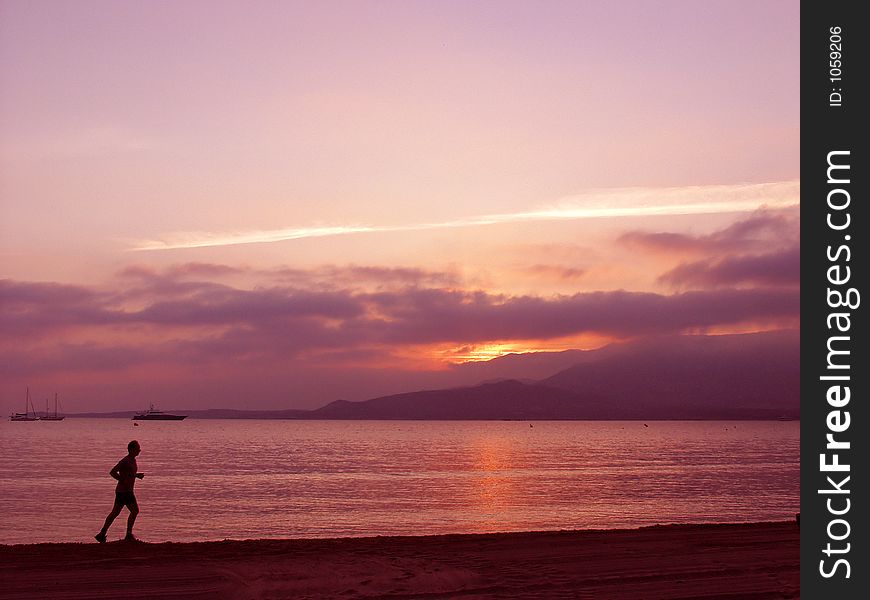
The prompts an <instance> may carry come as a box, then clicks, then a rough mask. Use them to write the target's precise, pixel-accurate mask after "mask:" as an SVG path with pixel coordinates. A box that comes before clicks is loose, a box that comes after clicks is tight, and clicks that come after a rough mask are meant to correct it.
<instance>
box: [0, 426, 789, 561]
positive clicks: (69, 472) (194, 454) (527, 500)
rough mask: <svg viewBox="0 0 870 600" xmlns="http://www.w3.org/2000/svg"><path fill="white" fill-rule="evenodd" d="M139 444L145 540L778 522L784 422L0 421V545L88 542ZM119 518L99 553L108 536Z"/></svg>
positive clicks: (118, 528) (785, 504) (785, 489)
mask: <svg viewBox="0 0 870 600" xmlns="http://www.w3.org/2000/svg"><path fill="white" fill-rule="evenodd" d="M133 438H135V439H138V440H139V441H140V443H141V445H142V454H141V455H140V456H139V470H140V471H144V472H145V473H146V477H145V479H144V480H142V481H140V482H138V483H137V485H136V490H137V497H138V499H139V504H140V507H141V510H142V512H141V513H140V515H139V520H138V522H137V528H136V529H137V534H138V535H139V536H140V537H141V538H142V539H144V540H147V541H165V540H174V541H192V540H216V539H224V538H233V539H244V538H267V537H334V536H367V535H381V534H415V535H419V534H428V533H464V532H490V531H522V530H541V529H573V528H618V527H635V526H641V525H650V524H655V523H689V522H717V521H731V522H736V521H757V520H778V519H790V518H793V516H794V513H795V512H797V511H798V510H799V508H798V507H799V484H800V480H799V473H798V471H799V462H800V455H799V439H800V438H799V423H797V422H736V423H730V422H721V421H717V422H649V423H648V426H644V424H643V423H640V422H636V421H632V422H535V423H533V426H532V427H530V426H529V423H526V422H514V421H487V422H467V421H466V422H454V421H450V422H443V421H435V422H433V421H246V420H185V421H181V422H145V423H142V424H141V425H140V426H138V427H134V426H133V424H132V422H131V421H127V420H121V419H66V420H65V421H62V422H57V423H49V422H35V423H11V422H9V421H5V422H0V515H2V519H0V543H5V544H9V543H30V542H46V541H53V542H56V541H84V542H91V541H93V538H92V536H93V535H94V533H96V532H97V531H98V530H99V528H100V526H101V524H102V521H103V519H104V517H105V515H106V513H108V511H109V509H110V508H111V506H112V502H113V498H114V485H115V481H114V480H113V479H111V478H110V477H109V475H108V471H109V469H110V468H111V467H112V466H114V464H115V463H116V462H117V461H118V460H119V459H120V458H121V457H122V456H123V455H124V454H125V453H126V444H127V442H128V441H129V440H131V439H133ZM125 519H126V511H125V512H124V513H122V515H121V517H119V519H118V520H117V521H116V522H115V525H114V526H113V528H112V530H111V531H110V539H111V538H116V537H120V536H122V535H123V533H124V525H123V523H124V520H125Z"/></svg>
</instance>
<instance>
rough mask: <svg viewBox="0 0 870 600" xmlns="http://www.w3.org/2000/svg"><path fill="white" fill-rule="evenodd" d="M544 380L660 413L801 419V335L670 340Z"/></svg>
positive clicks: (609, 351)
mask: <svg viewBox="0 0 870 600" xmlns="http://www.w3.org/2000/svg"><path fill="white" fill-rule="evenodd" d="M541 383H543V384H545V385H548V386H553V387H557V388H562V389H565V390H570V391H575V392H582V393H586V394H594V395H601V396H606V397H609V398H611V399H612V400H613V402H614V403H616V404H617V405H618V406H620V407H621V408H624V409H626V410H629V411H631V412H636V413H637V414H646V415H649V416H653V415H655V416H658V415H659V414H662V413H664V414H668V415H673V416H674V417H680V416H685V417H694V415H701V416H704V415H709V416H714V415H718V414H722V413H734V412H736V413H740V414H746V415H748V416H752V417H756V416H764V415H768V416H778V415H787V416H790V417H797V416H798V415H799V414H800V334H799V332H797V331H785V332H782V331H780V332H770V333H757V334H745V335H723V336H667V337H661V338H652V339H645V340H643V341H639V342H634V343H631V344H623V345H615V346H609V347H607V348H604V349H602V350H601V351H600V356H599V358H598V359H597V360H593V361H590V362H586V363H584V364H579V365H575V366H574V367H571V368H569V369H566V370H564V371H562V372H560V373H557V374H555V375H553V376H552V377H548V378H547V379H544V380H543V381H542V382H541Z"/></svg>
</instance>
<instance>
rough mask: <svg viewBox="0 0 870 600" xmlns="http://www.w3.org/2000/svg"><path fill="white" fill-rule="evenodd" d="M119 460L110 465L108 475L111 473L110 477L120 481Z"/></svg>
mask: <svg viewBox="0 0 870 600" xmlns="http://www.w3.org/2000/svg"><path fill="white" fill-rule="evenodd" d="M121 462H124V461H121ZM121 462H119V463H118V464H117V465H115V466H114V467H112V470H111V471H109V475H111V477H112V479H117V480H118V481H121Z"/></svg>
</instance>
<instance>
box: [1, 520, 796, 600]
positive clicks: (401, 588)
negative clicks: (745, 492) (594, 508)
mask: <svg viewBox="0 0 870 600" xmlns="http://www.w3.org/2000/svg"><path fill="white" fill-rule="evenodd" d="M798 542H799V530H798V527H797V526H796V524H795V523H793V522H791V523H754V524H734V525H679V526H677V525H674V526H661V527H651V528H644V529H636V530H618V531H563V532H532V533H506V534H481V535H446V536H421V537H375V538H342V539H323V540H315V539H298V540H247V541H222V542H203V543H159V544H148V543H132V544H131V543H125V542H110V543H108V544H104V545H99V544H96V543H93V544H34V545H17V546H0V585H2V588H0V589H2V596H3V597H4V598H9V599H23V598H32V599H37V598H39V599H43V598H53V599H56V600H63V599H71V598H228V599H239V600H246V599H255V598H256V599H260V598H263V599H277V598H459V597H461V598H548V599H549V598H608V599H614V600H619V599H627V598H638V599H640V598H643V599H648V600H649V599H664V598H674V599H676V598H681V599H688V598H693V599H701V598H708V599H713V598H716V599H725V598H731V599H735V598H754V599H762V598H798V597H799V556H798V550H799V545H798Z"/></svg>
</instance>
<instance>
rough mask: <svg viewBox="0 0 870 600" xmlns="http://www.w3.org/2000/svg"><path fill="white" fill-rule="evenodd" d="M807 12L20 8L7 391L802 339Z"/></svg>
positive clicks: (186, 395)
mask: <svg viewBox="0 0 870 600" xmlns="http://www.w3.org/2000/svg"><path fill="white" fill-rule="evenodd" d="M798 12H799V3H798V2H792V1H753V2H749V1H746V2H734V1H733V0H730V1H709V2H696V1H686V2H681V1H673V0H667V1H664V0H663V1H646V0H638V1H633V2H605V1H603V0H602V1H595V2H592V1H589V2H579V1H568V2H555V1H548V2H531V1H526V2H506V1H499V2H494V1H493V2H484V1H480V2H467V1H464V2H431V1H430V2H380V1H371V2H332V1H324V2H290V1H287V2H267V1H260V2H205V1H203V2H196V1H191V0H185V1H172V2H132V1H130V2H126V1H111V2H100V1H88V2H60V1H57V2H47V1H39V2H32V1H10V0H0V89H2V92H0V409H2V410H4V411H6V412H5V413H4V415H5V414H8V413H9V412H11V411H13V410H18V411H20V410H22V409H23V402H24V391H25V386H28V385H29V386H30V389H31V392H32V393H33V394H34V396H35V398H36V400H37V408H39V407H40V406H44V404H42V402H43V400H44V398H45V397H48V396H49V395H53V394H54V393H55V392H58V393H59V394H60V396H61V399H62V401H63V402H64V406H65V408H66V409H67V410H68V411H70V412H80V411H86V410H110V409H114V408H117V409H135V408H143V407H144V406H147V403H148V402H149V401H153V402H155V403H156V404H158V405H159V406H161V407H163V408H167V409H171V408H202V407H209V406H211V407H235V408H291V407H292V408H308V407H316V406H319V405H322V404H324V403H325V402H328V401H331V400H334V399H337V398H345V399H351V400H361V399H365V398H369V397H373V396H376V395H380V394H385V393H395V392H401V391H409V390H414V389H420V388H421V387H426V386H430V385H450V384H458V383H473V381H462V380H461V377H459V376H456V377H453V376H452V375H451V374H452V373H454V372H455V371H456V370H457V369H456V367H455V366H451V365H455V364H456V363H461V362H463V361H468V360H484V359H488V358H493V357H496V356H499V355H501V354H504V353H508V352H524V351H535V350H562V349H568V348H595V347H599V346H601V345H604V344H606V343H609V342H612V341H617V340H629V339H634V338H637V337H640V336H647V335H655V334H661V333H680V332H685V333H708V334H715V333H726V332H733V331H759V330H767V329H777V328H794V327H797V326H798V317H799V300H798V288H799V268H798V267H799V247H800V240H799V202H800V198H799V196H800V182H799V166H800V165H799V109H800V106H799V100H798V91H799V71H798V69H799V48H798V43H799V36H798V33H799V27H798V25H799V18H798Z"/></svg>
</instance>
